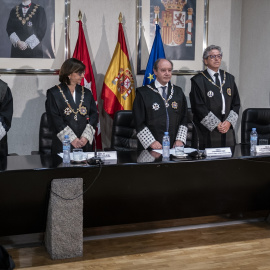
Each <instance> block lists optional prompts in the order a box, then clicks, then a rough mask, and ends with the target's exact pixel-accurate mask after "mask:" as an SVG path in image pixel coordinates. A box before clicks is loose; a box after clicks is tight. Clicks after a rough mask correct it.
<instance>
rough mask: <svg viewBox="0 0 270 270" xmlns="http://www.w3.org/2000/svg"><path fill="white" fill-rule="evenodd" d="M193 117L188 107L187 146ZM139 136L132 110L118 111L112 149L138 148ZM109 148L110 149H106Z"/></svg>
mask: <svg viewBox="0 0 270 270" xmlns="http://www.w3.org/2000/svg"><path fill="white" fill-rule="evenodd" d="M192 119H193V114H192V112H191V109H188V133H187V141H186V146H187V147H191V142H192V131H193V125H192V123H191V121H190V120H192ZM137 148H138V138H137V135H136V129H135V124H134V120H133V116H132V111H129V110H126V111H118V112H116V113H115V115H114V120H113V127H112V137H111V148H110V149H111V150H117V151H131V150H137ZM106 150H108V149H106Z"/></svg>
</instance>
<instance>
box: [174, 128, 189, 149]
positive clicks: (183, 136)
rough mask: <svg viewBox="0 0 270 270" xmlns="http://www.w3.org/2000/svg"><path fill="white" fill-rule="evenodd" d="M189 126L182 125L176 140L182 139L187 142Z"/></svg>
mask: <svg viewBox="0 0 270 270" xmlns="http://www.w3.org/2000/svg"><path fill="white" fill-rule="evenodd" d="M187 132H188V128H187V127H186V126H182V125H181V126H180V127H179V129H178V132H177V136H176V139H175V140H176V141H181V142H182V143H184V144H186V140H187Z"/></svg>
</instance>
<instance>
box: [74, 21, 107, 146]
mask: <svg viewBox="0 0 270 270" xmlns="http://www.w3.org/2000/svg"><path fill="white" fill-rule="evenodd" d="M78 23H79V35H78V39H77V43H76V47H75V49H74V53H73V57H74V58H76V59H78V60H80V61H82V62H83V63H84V64H85V74H84V79H83V80H82V82H81V85H84V86H85V87H86V88H88V89H90V90H91V91H92V94H93V97H94V100H95V102H96V105H97V110H98V104H97V90H96V83H95V77H94V73H93V69H92V65H91V60H90V56H89V52H88V48H87V43H86V40H85V36H84V31H83V27H82V21H81V20H79V21H78ZM95 138H96V147H97V149H102V142H101V132H100V121H98V124H97V127H96V133H95Z"/></svg>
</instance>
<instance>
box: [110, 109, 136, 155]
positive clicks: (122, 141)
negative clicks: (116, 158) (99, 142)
mask: <svg viewBox="0 0 270 270" xmlns="http://www.w3.org/2000/svg"><path fill="white" fill-rule="evenodd" d="M137 148H138V139H137V135H136V130H135V125H134V120H133V117H132V111H131V110H125V111H118V112H116V113H115V115H114V119H113V127H112V137H111V149H112V150H116V151H131V150H137Z"/></svg>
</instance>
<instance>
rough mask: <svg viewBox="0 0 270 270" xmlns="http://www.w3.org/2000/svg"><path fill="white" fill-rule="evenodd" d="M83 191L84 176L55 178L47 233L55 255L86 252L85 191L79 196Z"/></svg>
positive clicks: (49, 248)
mask: <svg viewBox="0 0 270 270" xmlns="http://www.w3.org/2000/svg"><path fill="white" fill-rule="evenodd" d="M82 193H83V179H82V178H65V179H54V180H53V181H52V184H51V194H50V201H49V209H48V216H47V227H46V234H45V246H46V248H47V251H48V252H49V254H50V256H51V258H52V259H65V258H73V257H80V256H82V255H83V195H81V196H79V197H78V195H80V194H82ZM77 197H78V198H77Z"/></svg>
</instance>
